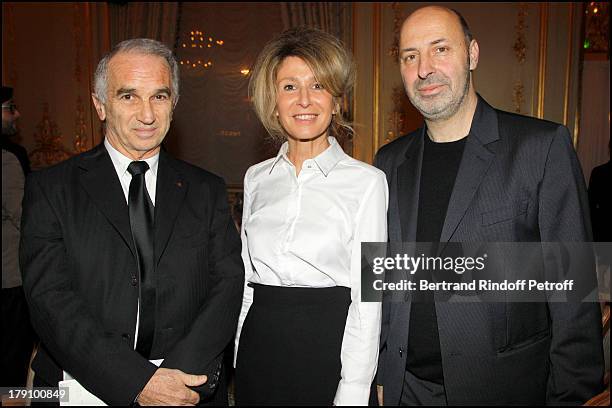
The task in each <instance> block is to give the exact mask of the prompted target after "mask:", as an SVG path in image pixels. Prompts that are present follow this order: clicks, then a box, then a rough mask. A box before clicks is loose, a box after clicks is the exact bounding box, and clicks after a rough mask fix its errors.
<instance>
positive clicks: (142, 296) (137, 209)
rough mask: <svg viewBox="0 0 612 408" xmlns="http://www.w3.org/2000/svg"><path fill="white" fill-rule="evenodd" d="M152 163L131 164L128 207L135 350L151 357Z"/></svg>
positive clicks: (152, 310)
mask: <svg viewBox="0 0 612 408" xmlns="http://www.w3.org/2000/svg"><path fill="white" fill-rule="evenodd" d="M147 170H149V165H148V164H147V162H145V161H133V162H132V163H130V165H129V166H128V171H129V172H130V174H131V175H132V181H131V182H130V193H129V197H128V208H129V213H130V227H131V229H132V238H133V240H134V246H135V248H136V258H137V261H138V272H139V277H140V279H139V324H138V340H137V343H136V351H138V352H139V353H140V354H141V355H142V356H143V357H145V358H147V359H149V356H150V354H151V346H152V345H153V334H154V332H155V284H154V279H153V271H154V269H155V268H154V258H153V251H154V245H153V237H154V231H155V230H154V220H155V216H154V214H155V208H154V207H153V202H152V201H151V198H150V197H149V193H148V192H147V188H146V185H145V173H146V171H147Z"/></svg>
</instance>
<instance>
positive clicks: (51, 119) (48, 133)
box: [2, 2, 104, 168]
mask: <svg viewBox="0 0 612 408" xmlns="http://www.w3.org/2000/svg"><path fill="white" fill-rule="evenodd" d="M103 10H104V5H103V4H90V3H42V2H41V3H12V2H4V3H2V11H3V13H2V15H3V25H2V26H3V28H2V29H3V35H2V53H3V60H2V72H3V83H4V84H5V85H8V86H12V87H13V88H15V91H14V99H15V102H16V103H17V105H18V108H19V112H20V113H21V118H20V119H19V130H20V133H19V137H20V141H21V143H22V144H23V145H24V146H25V148H26V149H27V150H28V152H29V153H30V156H31V159H32V165H33V167H34V168H41V167H46V166H49V165H51V164H54V163H57V162H58V161H61V160H63V159H65V158H66V157H69V156H71V155H74V154H76V153H78V152H81V151H84V150H86V149H89V148H91V147H92V146H93V145H94V144H96V143H98V142H99V141H100V140H101V136H100V126H99V121H98V119H97V117H96V116H95V114H94V112H93V111H92V109H91V102H90V82H91V76H92V73H93V69H92V64H93V63H94V62H93V61H97V59H98V58H99V51H98V50H100V49H101V48H100V43H99V38H100V32H102V33H103V26H102V27H100V25H99V24H98V23H99V21H104V19H100V18H99V14H100V13H102V12H103ZM92 24H93V27H92ZM94 42H95V44H94Z"/></svg>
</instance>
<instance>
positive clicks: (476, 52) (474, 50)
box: [469, 40, 480, 71]
mask: <svg viewBox="0 0 612 408" xmlns="http://www.w3.org/2000/svg"><path fill="white" fill-rule="evenodd" d="M469 53H470V71H473V70H475V69H476V67H477V66H478V57H479V56H480V48H479V47H478V42H476V40H472V41H471V42H470V49H469Z"/></svg>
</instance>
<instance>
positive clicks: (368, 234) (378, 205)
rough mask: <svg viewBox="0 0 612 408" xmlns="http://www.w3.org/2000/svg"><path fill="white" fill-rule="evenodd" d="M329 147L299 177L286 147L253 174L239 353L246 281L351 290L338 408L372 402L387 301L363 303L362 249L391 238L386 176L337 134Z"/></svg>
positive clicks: (247, 184)
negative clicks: (352, 153)
mask: <svg viewBox="0 0 612 408" xmlns="http://www.w3.org/2000/svg"><path fill="white" fill-rule="evenodd" d="M329 142H330V146H329V147H328V148H327V149H326V150H325V151H324V152H323V153H321V154H319V155H318V156H317V157H315V158H313V159H309V160H306V161H304V164H303V165H302V170H301V171H300V174H299V176H297V177H296V169H295V167H294V166H293V164H292V163H291V162H290V161H289V159H288V158H287V147H288V146H287V143H286V142H285V144H283V146H282V147H281V149H280V151H279V152H278V155H277V156H276V158H272V159H269V160H266V161H264V162H262V163H259V164H256V165H254V166H252V167H250V168H249V169H248V170H247V173H246V175H245V178H244V206H243V218H242V231H241V237H242V259H243V262H244V265H245V275H246V276H245V288H244V298H243V303H242V310H241V312H240V318H239V320H238V332H237V335H236V348H235V350H236V353H237V351H238V347H239V341H240V332H241V330H242V325H243V323H244V320H245V318H246V315H247V313H248V311H249V308H250V306H251V303H252V301H253V289H252V288H251V287H249V286H246V283H248V282H252V283H260V284H264V285H271V286H288V287H312V288H325V287H331V286H344V287H347V288H350V289H351V305H350V307H349V311H348V316H347V321H346V326H345V329H344V337H343V341H342V351H341V356H340V357H341V363H342V371H341V380H340V383H339V384H338V389H337V391H336V397H335V399H334V403H335V404H336V405H367V403H368V396H369V393H370V384H371V383H372V380H373V378H374V375H375V372H376V365H377V361H378V347H379V335H380V319H381V304H380V303H362V302H361V286H360V283H361V257H360V252H361V242H386V241H387V220H386V217H387V205H388V188H387V181H386V178H385V175H384V173H383V172H382V171H380V170H378V169H376V168H375V167H372V166H370V165H368V164H366V163H363V162H360V161H357V160H355V159H353V158H351V157H350V156H348V155H347V154H346V153H344V151H343V150H342V148H341V147H340V146H339V145H338V143H337V142H336V140H335V139H334V138H333V137H330V138H329ZM296 341H300V339H296ZM312 375H317V373H312Z"/></svg>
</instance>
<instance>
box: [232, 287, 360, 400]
mask: <svg viewBox="0 0 612 408" xmlns="http://www.w3.org/2000/svg"><path fill="white" fill-rule="evenodd" d="M249 285H251V286H252V287H253V288H254V295H253V304H252V305H251V308H250V309H249V313H248V315H247V317H246V319H245V322H244V324H243V327H242V332H241V335H240V342H239V344H238V358H237V362H236V404H237V405H332V403H333V400H334V397H335V395H336V389H337V388H338V383H339V381H340V368H341V364H340V351H341V348H342V338H343V336H344V327H345V325H346V316H347V314H348V308H349V305H350V303H351V293H350V289H349V288H345V287H340V286H336V287H331V288H293V287H279V286H265V285H259V284H249Z"/></svg>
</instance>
